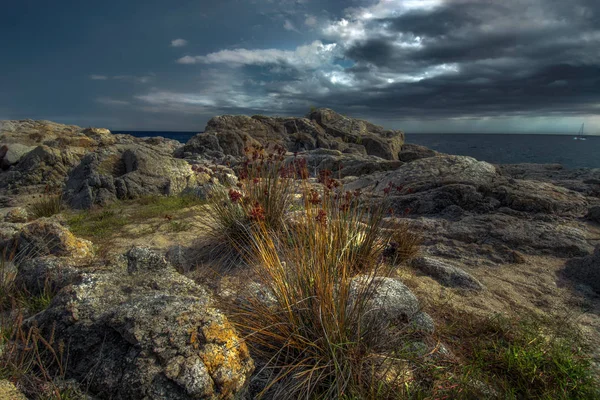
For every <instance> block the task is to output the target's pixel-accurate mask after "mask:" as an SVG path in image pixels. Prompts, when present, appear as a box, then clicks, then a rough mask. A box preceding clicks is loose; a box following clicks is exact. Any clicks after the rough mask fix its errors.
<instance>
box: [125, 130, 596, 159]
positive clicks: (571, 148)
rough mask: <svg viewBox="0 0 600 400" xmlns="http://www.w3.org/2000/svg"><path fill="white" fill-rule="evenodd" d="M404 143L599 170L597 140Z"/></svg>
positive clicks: (433, 138) (436, 138)
mask: <svg viewBox="0 0 600 400" xmlns="http://www.w3.org/2000/svg"><path fill="white" fill-rule="evenodd" d="M114 133H129V134H130V135H134V136H138V137H143V136H163V137H167V138H171V139H175V140H178V141H180V142H182V143H185V142H187V141H188V140H189V139H190V138H191V137H192V136H194V135H195V134H196V133H197V132H124V131H123V132H119V131H115V132H114ZM406 142H407V143H415V144H420V145H423V146H426V147H429V148H431V149H434V150H437V151H440V152H442V153H448V154H457V155H463V156H471V157H474V158H476V159H478V160H483V161H488V162H491V163H495V164H516V163H558V164H562V165H564V166H565V167H567V168H600V136H588V137H587V140H573V136H563V135H503V134H439V133H436V134H422V133H421V134H410V133H408V134H407V135H406Z"/></svg>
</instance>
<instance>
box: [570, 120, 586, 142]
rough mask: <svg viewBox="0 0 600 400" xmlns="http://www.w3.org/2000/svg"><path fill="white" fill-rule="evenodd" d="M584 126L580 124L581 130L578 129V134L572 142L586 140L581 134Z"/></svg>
mask: <svg viewBox="0 0 600 400" xmlns="http://www.w3.org/2000/svg"><path fill="white" fill-rule="evenodd" d="M584 127H585V124H581V128H579V132H577V136H575V137H574V138H573V140H587V139H586V138H585V136H584V134H583V129H584Z"/></svg>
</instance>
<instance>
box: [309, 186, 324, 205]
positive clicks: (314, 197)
mask: <svg viewBox="0 0 600 400" xmlns="http://www.w3.org/2000/svg"><path fill="white" fill-rule="evenodd" d="M308 202H309V203H310V204H319V203H321V196H319V193H318V192H317V191H316V190H314V189H313V190H311V191H310V192H309V194H308Z"/></svg>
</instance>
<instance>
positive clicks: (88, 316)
mask: <svg viewBox="0 0 600 400" xmlns="http://www.w3.org/2000/svg"><path fill="white" fill-rule="evenodd" d="M28 323H29V324H31V325H32V324H36V325H38V326H40V327H41V329H42V332H43V333H44V334H48V335H50V334H52V335H53V337H54V339H55V340H56V341H57V342H59V343H60V342H62V343H64V345H65V348H68V352H67V353H66V354H68V356H67V357H68V360H66V362H68V366H69V368H68V369H67V370H66V374H67V378H70V379H75V380H76V381H77V382H79V383H81V384H83V385H85V386H86V387H88V388H89V392H90V394H92V395H94V396H97V398H99V399H112V398H119V399H148V400H153V399H156V400H158V399H177V400H184V399H186V400H187V399H234V398H239V397H240V395H241V394H242V392H243V391H244V388H245V386H246V383H247V381H248V379H249V376H250V374H251V373H252V371H253V369H254V365H253V361H252V359H251V358H250V355H249V353H248V350H247V348H246V345H245V344H244V343H243V341H241V340H240V339H239V337H238V336H237V334H236V332H235V330H234V329H233V327H232V326H231V325H230V323H229V322H228V320H227V318H226V317H225V316H224V315H223V314H222V313H221V312H220V311H218V310H217V309H216V308H214V306H213V305H212V300H211V297H210V295H209V293H208V292H207V291H206V290H205V289H204V288H202V287H201V286H198V285H197V284H196V283H194V282H193V281H191V280H190V279H188V278H186V277H184V276H183V275H181V274H179V273H177V272H176V271H175V269H174V268H173V267H172V266H171V265H170V264H168V263H167V262H166V261H165V259H164V258H163V257H161V256H159V255H157V254H155V253H153V252H151V251H149V250H147V249H144V248H133V249H131V250H130V251H129V252H128V253H127V254H126V256H125V257H122V258H121V259H120V261H118V262H117V264H116V265H113V266H110V267H109V268H107V269H106V270H99V271H97V272H93V273H81V277H80V280H79V282H78V283H73V284H71V285H70V286H66V287H65V288H63V290H62V291H61V292H60V293H59V294H58V295H57V296H56V297H55V298H54V300H53V301H52V304H51V305H50V307H49V308H48V309H46V310H45V311H43V312H41V313H39V314H37V315H35V316H34V317H32V318H31V319H30V320H29V321H28Z"/></svg>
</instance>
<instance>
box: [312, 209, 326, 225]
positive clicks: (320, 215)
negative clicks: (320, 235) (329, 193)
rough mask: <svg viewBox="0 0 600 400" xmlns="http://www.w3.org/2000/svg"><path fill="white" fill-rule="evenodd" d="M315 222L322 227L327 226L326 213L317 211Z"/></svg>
mask: <svg viewBox="0 0 600 400" xmlns="http://www.w3.org/2000/svg"><path fill="white" fill-rule="evenodd" d="M315 220H316V221H317V222H318V223H319V224H320V225H323V226H326V225H327V212H326V211H325V210H319V212H318V213H317V216H316V217H315Z"/></svg>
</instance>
